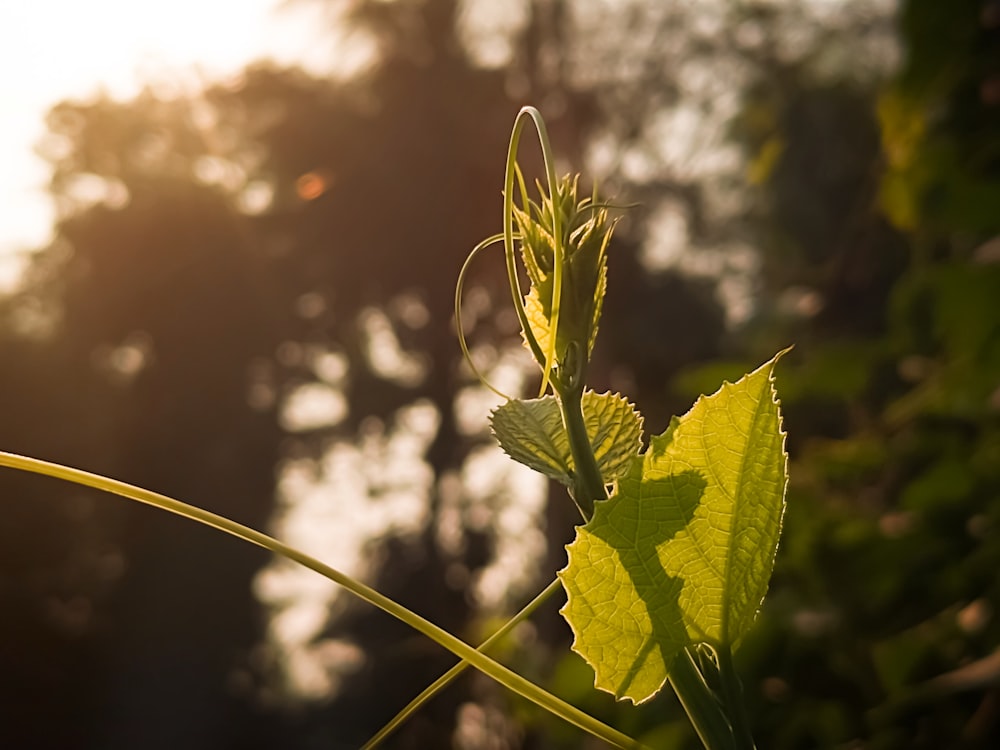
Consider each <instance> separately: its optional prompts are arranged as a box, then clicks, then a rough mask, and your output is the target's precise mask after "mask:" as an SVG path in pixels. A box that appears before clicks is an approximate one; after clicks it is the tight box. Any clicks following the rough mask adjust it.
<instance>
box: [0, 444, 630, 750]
mask: <svg viewBox="0 0 1000 750" xmlns="http://www.w3.org/2000/svg"><path fill="white" fill-rule="evenodd" d="M0 466H9V467H11V468H14V469H20V470H21V471H27V472H31V473H34V474H42V475H45V476H50V477H55V478H56V479H62V480H65V481H67V482H72V483H74V484H79V485H83V486H85V487H93V488H94V489H98V490H102V491H104V492H109V493H111V494H114V495H121V496H122V497H126V498H128V499H130V500H135V501H137V502H140V503H144V504H146V505H152V506H153V507H155V508H159V509H161V510H165V511H167V512H169V513H174V514H176V515H178V516H183V517H184V518H188V519H190V520H192V521H197V522H198V523H201V524H204V525H206V526H210V527H212V528H214V529H217V530H219V531H222V532H225V533H226V534H230V535H231V536H234V537H236V538H238V539H242V540H243V541H246V542H250V543H251V544H255V545H257V546H258V547H263V548H264V549H266V550H269V551H271V552H273V553H275V554H277V555H281V556H282V557H286V558H288V559H289V560H292V561H294V562H297V563H299V564H300V565H303V566H304V567H306V568H309V569H310V570H314V571H316V572H317V573H319V574H320V575H322V576H325V577H326V578H329V579H330V580H331V581H333V582H334V583H337V584H339V585H340V586H343V587H344V588H345V589H347V590H348V591H350V592H351V593H352V594H354V595H355V596H357V597H359V598H361V599H363V600H365V601H366V602H368V603H369V604H372V605H373V606H375V607H378V608H379V609H381V610H382V611H384V612H386V613H388V614H390V615H392V616H393V617H395V618H397V619H398V620H401V621H402V622H404V623H406V624H407V625H409V626H410V627H412V628H414V629H416V630H418V631H419V632H421V633H422V634H424V635H425V636H427V637H428V638H430V639H431V640H433V641H435V642H436V643H438V644H439V645H441V646H443V647H444V648H446V649H448V650H449V651H451V652H452V653H453V654H455V655H456V656H458V657H459V658H460V659H463V660H465V661H467V662H469V663H470V664H471V665H472V666H474V667H475V668H476V669H478V670H480V671H481V672H483V673H484V674H487V675H489V676H490V677H492V678H493V679H494V680H496V681H497V682H499V683H500V684H501V685H503V686H504V687H506V688H508V689H510V690H512V691H514V692H515V693H517V694H518V695H520V696H522V697H523V698H526V699H527V700H529V701H531V702H532V703H535V704H536V705H538V706H541V707H542V708H544V709H546V710H548V711H550V712H551V713H553V714H555V715H556V716H559V717H561V718H563V719H564V720H566V721H567V722H569V723H571V724H574V725H576V726H577V727H579V728H580V729H583V730H584V731H586V732H589V733H590V734H592V735H594V736H595V737H598V738H600V739H602V740H604V741H605V742H607V743H608V744H609V745H611V746H612V747H618V748H636V747H641V745H640V744H639V743H638V742H636V741H635V740H633V739H632V738H631V737H628V736H627V735H625V734H623V733H622V732H619V731H618V730H617V729H614V728H612V727H609V726H607V725H606V724H604V723H602V722H600V721H598V720H597V719H595V718H593V717H592V716H590V715H589V714H587V713H584V712H583V711H581V710H580V709H578V708H576V707H575V706H572V705H570V704H569V703H566V702H565V701H563V700H561V699H560V698H557V697H556V696H554V695H552V694H551V693H549V692H547V691H546V690H544V689H542V688H540V687H539V686H538V685H535V684H534V683H533V682H531V681H530V680H526V679H525V678H523V677H521V675H519V674H517V673H516V672H514V671H513V670H511V669H508V668H507V667H505V666H503V665H502V664H500V663H498V662H496V661H494V660H493V659H491V658H489V657H488V656H486V655H485V654H482V653H480V652H479V651H477V650H476V649H474V648H472V646H470V645H469V644H467V643H465V642H464V641H462V640H459V639H458V638H456V637H455V636H453V635H452V634H451V633H449V632H448V631H446V630H444V629H442V628H440V627H438V626H437V625H435V624H434V623H432V622H430V621H429V620H425V619H424V618H422V617H420V615H418V614H416V613H414V612H411V611H410V610H408V609H406V607H403V606H402V605H400V604H397V603H396V602H394V601H393V600H392V599H389V598H388V597H387V596H385V595H383V594H380V593H379V592H378V591H375V589H373V588H371V587H369V586H366V585H365V584H363V583H361V582H360V581H358V580H355V579H354V578H351V577H350V576H348V575H345V574H344V573H341V572H340V571H339V570H336V569H335V568H332V567H330V566H329V565H327V564H326V563H323V562H320V561H319V560H317V559H316V558H314V557H311V556H309V555H307V554H305V553H304V552H300V551H299V550H297V549H295V548H294V547H290V546H288V545H287V544H284V543H283V542H279V541H278V540H277V539H274V538H273V537H269V536H268V535H267V534H263V533H261V532H260V531H257V530H256V529H251V528H250V527H249V526H244V525H243V524H240V523H236V522H235V521H231V520H230V519H228V518H226V517H224V516H220V515H217V514H215V513H212V512H210V511H207V510H203V509H202V508H198V507H195V506H193V505H188V504H187V503H182V502H181V501H179V500H174V499H173V498H172V497H167V496H166V495H161V494H159V493H158V492H152V491H150V490H146V489H143V488H142V487H136V486H135V485H131V484H126V483H125V482H119V481H117V480H115V479H111V478H109V477H104V476H101V475H99V474H91V473H90V472H87V471H82V470H80V469H73V468H71V467H68V466H62V465H60V464H54V463H50V462H48V461H41V460H39V459H37V458H28V457H26V456H18V455H15V454H13V453H5V452H3V451H0Z"/></svg>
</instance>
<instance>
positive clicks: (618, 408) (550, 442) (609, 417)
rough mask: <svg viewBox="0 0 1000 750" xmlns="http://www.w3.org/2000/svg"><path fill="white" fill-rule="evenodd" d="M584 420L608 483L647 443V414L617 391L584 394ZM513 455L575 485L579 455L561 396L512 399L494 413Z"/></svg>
mask: <svg viewBox="0 0 1000 750" xmlns="http://www.w3.org/2000/svg"><path fill="white" fill-rule="evenodd" d="M583 418H584V421H585V423H586V425H587V435H588V437H589V438H590V445H591V448H592V449H593V451H594V457H595V458H596V459H597V467H598V469H599V470H600V472H601V477H602V478H603V479H604V481H605V482H606V483H608V484H611V483H613V482H615V481H616V480H617V479H618V478H619V477H621V476H623V475H624V474H625V472H626V471H627V470H628V467H629V463H630V462H631V460H632V458H634V457H635V456H637V455H638V453H639V450H640V449H641V447H642V417H641V416H639V414H638V413H637V412H636V411H635V409H634V408H633V406H632V404H630V403H629V402H628V400H626V399H624V398H622V397H621V396H619V395H617V394H611V393H594V392H593V391H585V392H584V394H583ZM490 423H491V425H492V427H493V433H494V434H495V435H496V438H497V440H498V441H499V442H500V446H501V447H502V448H503V449H504V451H506V453H507V455H509V456H510V457H511V458H513V459H514V460H515V461H519V462H520V463H522V464H524V465H525V466H530V467H531V468H532V469H534V470H535V471H539V472H541V473H542V474H544V475H545V476H547V477H550V478H551V479H555V480H556V481H558V482H561V483H562V484H565V485H567V486H572V484H573V457H572V455H571V452H570V447H569V440H568V439H567V437H566V430H565V429H564V428H563V423H562V415H561V414H560V412H559V403H558V402H557V401H556V398H555V396H545V397H544V398H536V399H531V400H512V401H508V402H507V403H506V404H504V405H503V406H501V407H499V408H498V409H496V410H495V411H494V412H493V414H492V415H491V417H490Z"/></svg>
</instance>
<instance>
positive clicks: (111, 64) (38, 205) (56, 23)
mask: <svg viewBox="0 0 1000 750" xmlns="http://www.w3.org/2000/svg"><path fill="white" fill-rule="evenodd" d="M280 5H282V3H281V0H171V1H170V2H166V1H165V0H159V1H152V2H151V1H149V0H146V1H142V0H87V1H86V2H80V1H79V0H32V1H31V2H3V3H0V165H3V167H2V169H0V255H2V254H3V253H5V252H6V253H11V252H16V251H24V250H27V249H30V248H35V247H38V246H40V245H42V244H44V243H45V242H46V241H47V239H48V237H49V233H50V230H51V222H52V208H51V205H50V203H49V201H48V198H47V196H46V195H45V190H44V189H45V182H46V179H47V169H46V164H45V163H44V162H43V161H42V160H41V159H40V158H38V156H36V155H35V153H34V145H35V144H36V143H37V142H38V140H39V138H41V136H42V135H43V134H44V127H45V126H44V117H45V112H46V111H47V110H48V108H49V107H51V106H52V105H53V104H55V103H56V102H58V101H60V100H62V99H67V98H69V99H87V98H89V97H93V96H94V95H96V94H97V93H99V92H104V93H107V94H110V95H111V96H114V97H116V98H127V97H129V96H133V95H134V94H136V93H137V92H138V91H139V90H140V89H141V88H142V86H143V85H145V84H147V83H149V84H152V85H156V86H158V87H159V88H161V89H164V90H166V91H168V92H169V91H184V90H188V89H191V88H195V87H197V86H199V85H201V84H202V83H204V82H205V81H207V80H210V79H216V78H219V77H226V76H230V75H235V74H236V73H237V72H238V71H239V70H240V69H241V68H242V67H243V66H244V65H246V64H247V63H248V62H250V61H252V60H256V59H271V60H275V61H276V62H279V63H282V64H297V65H301V66H303V67H305V68H306V69H308V70H310V71H312V72H314V73H320V74H321V73H323V72H324V71H326V70H329V69H331V68H332V67H333V66H334V50H333V49H332V48H331V45H330V44H329V42H327V41H325V40H324V39H323V37H322V36H321V34H322V31H323V29H324V23H325V22H322V21H321V19H319V18H318V17H317V15H316V14H318V13H319V12H320V10H319V9H318V8H317V7H315V6H306V7H304V8H296V9H294V10H282V12H280V13H278V12H277V9H278V6H280Z"/></svg>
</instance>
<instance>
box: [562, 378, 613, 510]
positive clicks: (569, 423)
mask: <svg viewBox="0 0 1000 750" xmlns="http://www.w3.org/2000/svg"><path fill="white" fill-rule="evenodd" d="M557 381H558V379H557ZM557 381H554V384H555V383H556V382H557ZM556 388H557V391H558V393H559V410H560V411H561V412H562V418H563V426H564V427H565V428H566V436H567V437H568V438H569V449H570V453H571V454H572V455H573V500H574V502H576V506H577V508H579V509H580V513H581V515H582V516H583V518H584V520H585V521H589V520H590V519H591V518H592V517H593V515H594V503H595V502H597V501H599V500H606V499H607V497H608V493H607V490H606V489H605V488H604V478H603V477H602V476H601V470H600V469H599V468H598V467H597V459H596V458H595V457H594V448H593V446H591V444H590V436H589V435H588V434H587V423H586V421H585V420H584V417H583V386H582V385H578V386H574V387H573V388H572V389H570V390H562V389H561V388H560V386H558V385H556Z"/></svg>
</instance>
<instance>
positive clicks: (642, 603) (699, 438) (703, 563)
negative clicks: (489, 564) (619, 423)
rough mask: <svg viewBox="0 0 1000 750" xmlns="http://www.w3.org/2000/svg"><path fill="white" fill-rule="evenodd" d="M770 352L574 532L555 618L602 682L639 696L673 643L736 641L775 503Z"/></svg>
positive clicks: (758, 592)
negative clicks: (562, 601)
mask: <svg viewBox="0 0 1000 750" xmlns="http://www.w3.org/2000/svg"><path fill="white" fill-rule="evenodd" d="M779 356H780V355H779ZM776 360H777V357H775V359H773V360H771V361H770V362H768V363H767V364H765V365H764V366H762V367H761V368H759V369H758V370H756V371H754V372H753V373H751V374H749V375H747V376H745V377H744V378H742V379H741V380H739V381H738V382H737V383H735V384H730V383H725V384H723V386H722V388H721V389H720V390H719V391H717V392H716V393H715V394H713V395H712V396H708V397H702V398H700V399H699V400H698V401H697V402H696V403H695V405H694V407H693V408H692V409H691V411H689V412H688V413H687V414H686V415H684V417H682V418H680V419H675V420H674V421H673V423H672V424H671V426H670V428H669V429H668V430H667V431H666V432H665V433H664V434H663V435H661V436H659V437H656V438H653V440H652V444H651V446H650V448H649V450H648V451H647V452H646V453H645V454H644V455H643V456H641V457H638V458H636V459H635V460H634V461H633V463H632V466H631V469H630V471H629V473H628V475H627V476H626V477H624V478H623V479H622V480H621V481H620V482H619V487H618V491H617V493H616V494H615V495H614V496H613V497H612V498H610V499H609V500H607V501H606V502H602V503H598V504H597V508H596V511H595V514H594V518H593V519H592V520H591V522H590V523H588V524H587V525H586V526H583V527H580V528H578V529H577V536H576V540H575V541H574V542H573V543H572V544H570V545H569V547H568V548H567V552H568V555H569V563H568V565H567V566H566V568H565V569H564V570H562V571H561V572H560V574H559V575H560V577H561V578H562V581H563V585H564V587H565V588H566V592H567V596H568V601H567V603H566V605H565V606H564V607H563V610H562V612H563V616H564V617H565V618H566V620H567V622H568V623H569V625H570V627H571V628H572V630H573V633H574V635H575V641H574V644H573V649H574V650H575V651H576V652H577V653H579V654H580V655H581V656H583V658H584V659H585V660H586V661H587V662H588V663H589V664H590V665H591V667H593V668H594V672H595V675H596V678H595V685H596V686H597V687H598V688H601V689H602V690H606V691H608V692H610V693H612V694H614V695H615V696H617V697H619V698H629V699H631V700H632V701H634V702H636V703H638V702H642V701H645V700H647V699H649V698H651V697H652V696H653V695H655V694H656V693H657V691H658V690H659V689H660V688H661V687H662V685H663V683H664V682H665V680H666V678H667V674H668V672H669V670H670V667H671V664H672V662H673V660H674V657H675V656H676V654H677V653H678V651H679V650H680V649H681V648H684V647H685V646H687V645H689V644H692V643H701V642H707V643H711V644H716V645H733V644H735V643H736V642H738V641H739V639H740V638H741V637H742V636H743V635H744V634H745V633H746V631H747V629H748V628H749V627H750V625H751V624H752V622H753V620H754V618H755V616H756V614H757V610H758V609H759V607H760V603H761V601H762V600H763V597H764V594H765V592H766V590H767V585H768V581H769V579H770V577H771V570H772V568H773V564H774V554H775V551H776V549H777V544H778V536H779V533H780V530H781V518H782V514H783V511H784V496H785V485H786V477H787V470H786V455H785V452H784V433H783V432H782V431H781V417H780V414H779V409H778V403H777V399H776V395H775V391H774V388H773V384H772V373H773V368H774V363H775V361H776Z"/></svg>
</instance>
